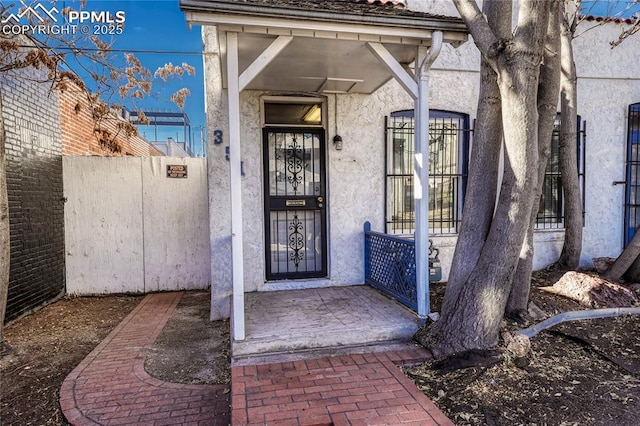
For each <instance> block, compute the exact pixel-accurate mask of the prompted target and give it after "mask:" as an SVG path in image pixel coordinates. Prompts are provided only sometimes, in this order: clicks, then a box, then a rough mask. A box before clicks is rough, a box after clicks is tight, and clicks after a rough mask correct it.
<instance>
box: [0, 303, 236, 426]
mask: <svg viewBox="0 0 640 426" xmlns="http://www.w3.org/2000/svg"><path fill="white" fill-rule="evenodd" d="M209 299H210V294H209V293H202V292H198V293H185V295H184V296H183V297H182V299H181V300H180V302H179V304H178V307H177V308H176V311H175V312H174V314H173V315H172V317H171V318H170V319H169V322H168V323H167V325H166V326H165V328H164V329H163V330H162V333H161V334H160V336H159V337H158V339H157V340H156V342H155V344H154V346H153V347H152V348H150V349H149V350H148V353H147V357H146V359H145V369H146V370H147V372H148V373H149V374H151V375H152V376H154V377H157V378H159V379H162V380H166V381H170V382H174V383H208V384H214V383H215V384H227V383H229V381H230V359H229V322H228V321H215V322H211V321H209ZM141 300H142V296H113V297H82V298H65V299H62V300H59V301H57V302H55V303H54V304H52V305H49V306H47V307H45V308H44V309H42V310H40V311H38V312H36V313H34V314H32V315H29V316H27V317H25V318H22V319H20V320H18V321H16V322H14V323H12V324H11V325H9V326H8V327H6V328H5V330H4V336H5V342H6V343H7V344H8V347H9V349H8V350H5V351H3V353H2V356H1V357H0V377H1V386H0V424H1V425H20V426H22V425H65V424H67V422H66V421H65V419H64V416H63V415H62V412H61V410H60V404H59V402H58V401H59V397H60V387H61V386H62V382H63V381H64V379H65V377H66V376H67V375H68V374H69V373H70V372H71V371H72V370H73V369H74V368H75V366H76V365H78V364H79V363H80V361H82V360H83V359H84V358H85V356H86V355H88V354H89V352H91V350H93V348H94V347H95V346H97V344H98V343H100V342H101V341H102V339H104V338H105V337H106V336H107V335H108V334H109V332H110V331H111V330H112V329H113V328H114V327H115V326H117V325H118V324H119V323H120V321H122V320H123V319H124V317H126V316H127V315H128V314H129V313H130V312H131V311H132V310H133V308H135V307H136V305H137V304H138V303H139V302H140V301H141Z"/></svg>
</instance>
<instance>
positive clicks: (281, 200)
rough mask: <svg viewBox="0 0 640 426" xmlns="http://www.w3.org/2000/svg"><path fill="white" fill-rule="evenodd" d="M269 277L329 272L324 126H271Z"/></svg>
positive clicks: (267, 133) (267, 160)
mask: <svg viewBox="0 0 640 426" xmlns="http://www.w3.org/2000/svg"><path fill="white" fill-rule="evenodd" d="M263 138H264V170H265V180H264V182H265V188H264V194H265V227H266V229H265V235H266V250H265V251H266V268H267V279H268V280H278V279H297V278H320V277H326V276H327V242H326V228H327V226H326V225H327V219H326V196H325V140H324V130H322V129H265V130H264V135H263Z"/></svg>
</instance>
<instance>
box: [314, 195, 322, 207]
mask: <svg viewBox="0 0 640 426" xmlns="http://www.w3.org/2000/svg"><path fill="white" fill-rule="evenodd" d="M316 201H317V202H318V208H322V207H324V197H322V196H320V197H318V198H316Z"/></svg>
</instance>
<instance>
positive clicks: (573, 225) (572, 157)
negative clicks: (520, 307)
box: [556, 18, 583, 269]
mask: <svg viewBox="0 0 640 426" xmlns="http://www.w3.org/2000/svg"><path fill="white" fill-rule="evenodd" d="M560 38H561V40H562V78H561V88H562V91H561V96H560V115H561V123H560V145H559V154H560V175H561V176H562V190H563V194H564V245H563V247H562V253H561V254H560V258H559V259H558V261H557V262H556V265H557V266H558V267H560V268H563V269H576V268H577V267H578V265H579V264H580V254H581V252H582V222H583V221H582V197H581V195H580V178H579V177H578V167H577V165H578V154H577V150H576V140H577V127H578V123H577V116H578V101H577V83H578V78H577V76H576V64H575V62H574V60H573V47H572V45H571V41H572V40H573V30H572V24H571V23H569V22H568V20H567V19H566V18H565V19H564V21H563V25H562V31H561V36H560Z"/></svg>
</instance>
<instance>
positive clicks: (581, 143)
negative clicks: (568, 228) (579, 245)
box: [535, 114, 586, 229]
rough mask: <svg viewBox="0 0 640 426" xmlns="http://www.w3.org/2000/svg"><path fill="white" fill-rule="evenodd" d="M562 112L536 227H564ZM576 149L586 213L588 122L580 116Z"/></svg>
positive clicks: (555, 133)
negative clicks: (585, 155) (586, 138)
mask: <svg viewBox="0 0 640 426" xmlns="http://www.w3.org/2000/svg"><path fill="white" fill-rule="evenodd" d="M560 120H561V117H560V114H558V115H557V116H556V123H555V126H554V129H553V136H552V138H551V153H550V154H549V159H548V160H547V168H546V171H545V175H544V183H543V186H542V196H541V197H540V207H539V209H538V215H537V216H536V224H535V229H563V228H564V202H563V198H562V195H563V194H562V191H563V189H562V174H561V173H560ZM577 122H578V128H577V140H576V150H577V159H578V164H577V165H576V166H577V168H578V179H579V180H580V192H581V194H582V211H583V215H584V207H585V205H584V183H585V174H584V169H585V157H584V153H585V135H586V133H585V128H586V123H585V122H584V121H582V119H581V117H580V116H578V120H577Z"/></svg>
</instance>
